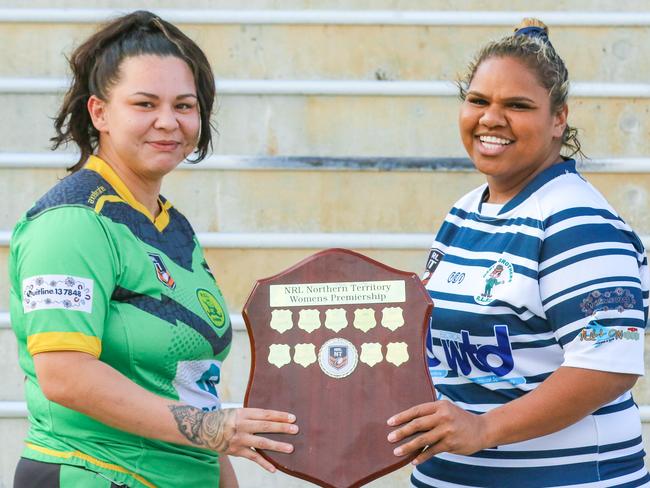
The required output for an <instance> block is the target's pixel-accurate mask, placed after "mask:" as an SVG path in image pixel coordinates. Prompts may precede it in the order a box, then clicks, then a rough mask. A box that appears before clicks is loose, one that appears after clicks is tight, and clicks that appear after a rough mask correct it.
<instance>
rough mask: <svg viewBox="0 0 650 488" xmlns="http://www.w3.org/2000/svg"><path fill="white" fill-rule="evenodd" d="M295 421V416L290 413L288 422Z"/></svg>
mask: <svg viewBox="0 0 650 488" xmlns="http://www.w3.org/2000/svg"><path fill="white" fill-rule="evenodd" d="M295 421H296V416H295V415H294V414H292V413H290V414H289V422H295Z"/></svg>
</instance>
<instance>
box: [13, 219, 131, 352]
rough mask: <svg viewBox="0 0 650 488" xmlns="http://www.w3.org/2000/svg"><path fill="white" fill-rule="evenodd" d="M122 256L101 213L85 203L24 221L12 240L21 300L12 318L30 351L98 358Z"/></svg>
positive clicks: (14, 268) (14, 267) (17, 291)
mask: <svg viewBox="0 0 650 488" xmlns="http://www.w3.org/2000/svg"><path fill="white" fill-rule="evenodd" d="M116 263H117V258H116V254H115V252H114V248H113V246H112V244H111V241H110V239H109V237H108V235H107V234H106V232H105V229H104V227H103V226H102V224H101V222H100V220H99V217H98V216H97V215H96V214H95V213H94V212H92V211H90V210H88V209H85V208H81V207H62V208H57V209H52V210H49V211H47V212H45V213H43V214H42V215H39V216H37V217H36V218H34V219H32V220H25V221H23V222H22V223H21V224H20V225H19V226H18V227H17V228H16V231H15V232H14V235H13V236H12V241H11V266H10V273H11V275H12V276H11V281H12V287H14V293H15V294H16V295H17V296H19V297H20V298H21V300H22V310H21V309H20V307H17V308H18V309H17V310H16V314H17V315H19V317H12V321H14V320H16V321H17V322H18V323H20V324H21V325H20V326H21V328H22V329H23V330H22V331H21V335H23V336H24V337H25V338H26V342H27V350H28V352H29V353H30V354H31V355H34V354H37V353H42V352H48V351H80V352H85V353H88V354H92V355H93V356H95V357H99V355H100V354H101V340H102V335H103V332H104V323H105V320H106V315H107V313H108V307H109V302H110V298H111V295H112V292H113V289H114V287H115V283H116V279H117V269H118V267H117V265H116Z"/></svg>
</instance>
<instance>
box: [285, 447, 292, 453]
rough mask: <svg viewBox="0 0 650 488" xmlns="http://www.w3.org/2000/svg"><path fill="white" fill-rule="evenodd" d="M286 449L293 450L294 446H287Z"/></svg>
mask: <svg viewBox="0 0 650 488" xmlns="http://www.w3.org/2000/svg"><path fill="white" fill-rule="evenodd" d="M285 450H286V451H287V452H293V446H287V447H286V449H285Z"/></svg>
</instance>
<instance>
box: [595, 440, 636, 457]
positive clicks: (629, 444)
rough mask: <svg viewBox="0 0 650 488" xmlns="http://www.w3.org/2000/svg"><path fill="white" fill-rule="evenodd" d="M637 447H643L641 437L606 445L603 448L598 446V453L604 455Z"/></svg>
mask: <svg viewBox="0 0 650 488" xmlns="http://www.w3.org/2000/svg"><path fill="white" fill-rule="evenodd" d="M637 445H638V446H639V447H643V438H642V437H641V436H639V437H635V438H634V439H630V440H627V441H623V442H614V443H612V444H606V445H604V446H600V448H599V449H598V452H600V453H604V452H611V451H618V450H619V449H627V448H628V447H634V446H637Z"/></svg>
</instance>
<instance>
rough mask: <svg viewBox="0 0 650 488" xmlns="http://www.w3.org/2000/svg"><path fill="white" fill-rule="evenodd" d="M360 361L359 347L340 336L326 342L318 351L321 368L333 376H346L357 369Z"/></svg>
mask: <svg viewBox="0 0 650 488" xmlns="http://www.w3.org/2000/svg"><path fill="white" fill-rule="evenodd" d="M358 362H359V354H358V353H357V348H356V347H354V344H352V343H351V342H350V341H348V340H346V339H342V338H340V337H337V338H335V339H330V340H329V341H327V342H325V344H323V345H322V346H321V348H320V351H319V352H318V364H319V365H320V368H321V370H323V373H325V374H326V375H327V376H330V377H332V378H345V377H346V376H348V375H349V374H350V373H352V372H353V371H354V370H355V369H356V367H357V364H358Z"/></svg>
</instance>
